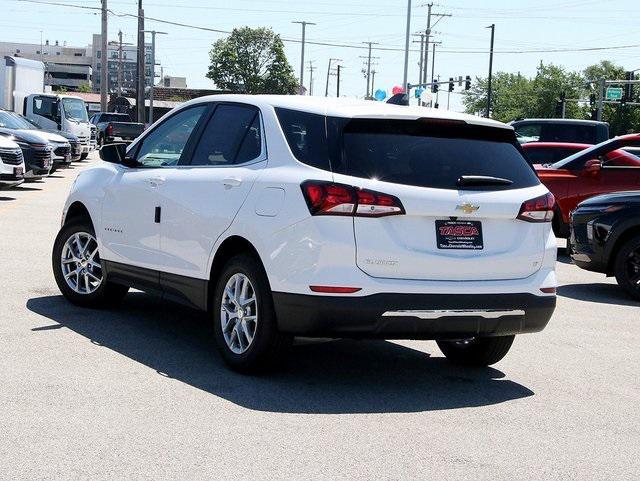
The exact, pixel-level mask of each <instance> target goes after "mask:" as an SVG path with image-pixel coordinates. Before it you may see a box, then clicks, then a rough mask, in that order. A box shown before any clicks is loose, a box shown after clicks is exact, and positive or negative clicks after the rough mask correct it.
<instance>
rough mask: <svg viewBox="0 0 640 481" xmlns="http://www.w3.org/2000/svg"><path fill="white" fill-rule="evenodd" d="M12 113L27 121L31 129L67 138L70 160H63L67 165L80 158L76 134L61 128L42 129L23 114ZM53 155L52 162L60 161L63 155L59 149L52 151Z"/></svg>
mask: <svg viewBox="0 0 640 481" xmlns="http://www.w3.org/2000/svg"><path fill="white" fill-rule="evenodd" d="M14 115H17V116H19V118H20V119H22V120H23V121H25V122H27V124H28V125H29V128H31V129H34V130H41V131H43V132H47V133H49V134H55V135H59V136H60V137H63V138H65V139H66V140H67V142H69V145H70V146H71V156H70V157H71V159H70V162H64V164H66V165H68V164H70V163H71V162H76V161H78V160H80V157H81V156H82V144H81V143H80V139H79V138H78V136H77V135H74V134H72V133H69V132H64V131H62V130H50V129H44V128H42V126H40V124H38V123H37V122H36V121H35V120H31V119H28V118H26V117H25V116H24V115H20V114H15V113H14ZM54 156H55V157H54V164H55V162H56V160H58V161H61V159H62V158H64V157H65V156H64V153H63V152H62V151H61V150H58V151H54ZM61 163H62V162H61Z"/></svg>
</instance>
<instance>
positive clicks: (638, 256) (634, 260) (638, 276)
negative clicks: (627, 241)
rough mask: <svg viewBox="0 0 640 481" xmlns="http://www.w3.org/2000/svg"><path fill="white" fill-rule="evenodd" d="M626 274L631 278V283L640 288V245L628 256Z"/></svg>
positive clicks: (635, 287)
mask: <svg viewBox="0 0 640 481" xmlns="http://www.w3.org/2000/svg"><path fill="white" fill-rule="evenodd" d="M625 274H626V276H627V279H629V284H631V286H632V287H633V288H634V289H636V290H640V247H636V248H635V249H633V250H632V251H631V252H629V255H628V256H627V259H626V261H625Z"/></svg>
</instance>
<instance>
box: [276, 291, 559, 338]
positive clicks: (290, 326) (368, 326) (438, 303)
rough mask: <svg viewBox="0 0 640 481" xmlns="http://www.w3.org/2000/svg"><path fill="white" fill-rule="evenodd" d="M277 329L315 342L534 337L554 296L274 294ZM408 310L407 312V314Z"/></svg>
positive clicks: (548, 314) (551, 308)
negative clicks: (327, 339)
mask: <svg viewBox="0 0 640 481" xmlns="http://www.w3.org/2000/svg"><path fill="white" fill-rule="evenodd" d="M273 300H274V305H275V310H276V315H277V318H278V328H279V329H280V330H281V331H283V332H287V333H291V334H294V335H304V336H312V337H314V336H317V337H332V336H333V337H353V338H384V339H460V338H467V337H489V336H506V335H513V334H523V333H528V332H538V331H541V330H543V329H544V328H545V326H546V325H547V323H548V322H549V319H551V315H552V314H553V311H554V309H555V306H556V297H555V296H536V295H534V294H527V293H523V294H466V295H460V294H373V295H370V296H362V297H338V296H313V295H305V294H288V293H282V292H274V293H273ZM407 311H408V312H407Z"/></svg>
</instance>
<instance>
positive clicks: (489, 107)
mask: <svg viewBox="0 0 640 481" xmlns="http://www.w3.org/2000/svg"><path fill="white" fill-rule="evenodd" d="M487 28H490V29H491V49H490V50H489V81H488V85H487V115H485V117H487V118H489V117H490V116H491V94H492V91H491V80H492V76H493V40H494V37H495V33H496V24H495V23H492V24H491V25H489V26H488V27H487Z"/></svg>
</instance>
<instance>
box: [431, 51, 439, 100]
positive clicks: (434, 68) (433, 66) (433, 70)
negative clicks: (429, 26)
mask: <svg viewBox="0 0 640 481" xmlns="http://www.w3.org/2000/svg"><path fill="white" fill-rule="evenodd" d="M438 43H439V42H438ZM435 71H436V42H433V53H432V55H431V83H432V84H433V81H434V80H435V75H434V74H433V72H435ZM433 104H434V101H433V98H431V106H432V107H433Z"/></svg>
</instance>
